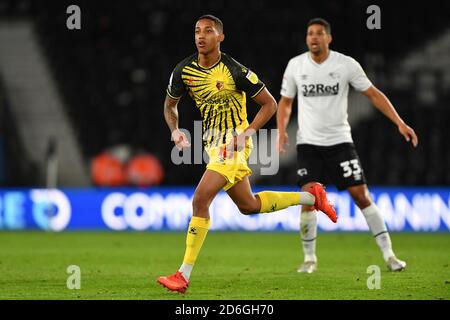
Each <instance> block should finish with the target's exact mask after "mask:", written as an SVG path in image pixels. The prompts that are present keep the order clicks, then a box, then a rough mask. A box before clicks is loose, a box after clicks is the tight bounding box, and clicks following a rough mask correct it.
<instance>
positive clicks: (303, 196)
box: [300, 191, 316, 206]
mask: <svg viewBox="0 0 450 320" xmlns="http://www.w3.org/2000/svg"><path fill="white" fill-rule="evenodd" d="M315 202H316V197H314V195H313V194H312V193H309V192H306V191H301V192H300V204H302V205H307V206H313V205H314V203H315Z"/></svg>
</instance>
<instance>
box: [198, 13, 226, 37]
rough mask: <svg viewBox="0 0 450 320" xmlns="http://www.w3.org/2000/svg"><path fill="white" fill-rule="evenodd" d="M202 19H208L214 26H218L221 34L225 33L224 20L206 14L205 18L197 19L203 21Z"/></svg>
mask: <svg viewBox="0 0 450 320" xmlns="http://www.w3.org/2000/svg"><path fill="white" fill-rule="evenodd" d="M202 19H208V20H211V21H213V22H214V24H215V25H216V28H217V30H218V31H219V32H220V33H223V23H222V20H220V19H219V18H217V17H216V16H213V15H212V14H204V15H203V16H201V17H200V18H198V19H197V21H199V20H202Z"/></svg>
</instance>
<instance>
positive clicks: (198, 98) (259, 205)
mask: <svg viewBox="0 0 450 320" xmlns="http://www.w3.org/2000/svg"><path fill="white" fill-rule="evenodd" d="M224 38H225V35H224V33H223V24H222V22H221V20H220V19H219V18H217V17H215V16H212V15H204V16H201V17H200V18H199V19H198V20H197V23H196V25H195V44H196V46H197V51H198V52H196V53H195V54H193V55H191V56H189V57H187V58H186V59H184V60H182V61H181V62H180V63H179V64H178V65H177V66H176V67H175V69H174V70H173V72H172V74H171V76H170V81H169V86H168V88H167V95H166V99H165V102H164V116H165V119H166V122H167V124H168V126H169V128H170V131H171V132H172V139H173V140H174V142H175V144H176V146H177V147H178V148H179V149H182V148H186V147H189V146H190V143H189V141H188V140H187V138H186V136H185V134H184V133H182V132H181V131H180V130H179V129H178V111H177V105H178V102H179V100H180V98H181V97H182V95H183V94H184V93H186V92H187V93H188V94H189V95H190V96H191V98H192V99H193V100H194V101H195V104H196V107H197V108H198V109H199V111H200V113H201V115H202V118H203V145H204V147H205V150H206V152H207V153H208V156H209V163H208V164H207V166H206V171H205V173H204V174H203V177H202V178H201V180H200V182H199V184H198V185H197V188H196V190H195V193H194V198H193V203H192V207H193V216H192V219H191V221H190V223H189V227H188V230H187V237H186V251H185V255H184V260H183V263H182V265H181V267H180V268H179V270H178V271H177V272H176V273H175V274H172V275H170V276H162V277H159V278H158V280H157V281H158V282H159V283H160V284H162V285H163V286H165V287H166V288H168V289H169V290H171V291H177V292H181V293H184V292H185V291H186V289H187V288H188V285H189V278H190V275H191V271H192V268H193V266H194V264H195V262H196V259H197V257H198V254H199V252H200V249H201V247H202V245H203V242H204V240H205V238H206V234H207V232H208V229H209V226H210V224H211V221H210V217H209V205H210V204H211V202H212V201H213V199H214V197H215V196H216V195H217V193H218V192H219V191H220V190H221V189H223V190H225V191H226V192H227V194H228V195H229V196H230V198H231V199H232V200H233V202H234V203H235V204H236V205H237V207H238V208H239V210H240V211H241V212H242V213H243V214H255V213H265V212H273V211H278V210H282V209H285V208H287V207H289V206H295V205H311V206H314V207H315V208H317V209H318V210H321V211H323V212H324V213H325V214H326V215H327V216H328V217H329V218H330V219H331V220H332V221H333V222H336V219H337V217H336V212H335V210H334V208H333V206H332V205H331V204H330V203H329V201H328V199H327V196H326V193H325V190H324V188H323V186H322V185H321V184H320V183H316V184H314V185H313V186H312V187H311V188H310V189H309V190H308V191H304V192H276V191H263V192H259V193H256V194H253V192H252V189H251V186H250V182H249V179H248V176H249V175H251V173H252V172H251V170H250V168H249V167H248V164H247V161H248V158H249V155H250V152H251V150H252V146H253V145H252V138H251V135H252V134H254V133H255V132H256V131H257V130H258V129H260V128H261V127H262V126H264V124H265V123H266V122H267V121H268V120H269V119H270V118H271V117H272V116H273V115H274V113H275V112H276V109H277V103H276V101H275V99H274V98H273V97H272V95H271V94H270V92H269V91H268V90H267V88H266V87H265V85H264V83H262V82H261V81H260V80H259V79H258V76H257V75H256V74H255V73H254V72H252V71H251V70H249V69H248V68H246V67H244V66H243V65H241V64H239V63H238V62H237V61H235V60H234V59H233V58H231V57H230V56H228V55H227V54H225V53H223V52H221V51H220V43H221V42H222V41H223V40H224ZM246 95H249V96H250V98H252V99H253V100H254V101H255V102H256V103H258V104H259V105H260V106H261V108H260V110H259V111H258V113H257V114H256V116H255V118H254V119H253V121H252V122H251V123H249V122H248V121H247V112H246Z"/></svg>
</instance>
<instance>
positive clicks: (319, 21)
mask: <svg viewBox="0 0 450 320" xmlns="http://www.w3.org/2000/svg"><path fill="white" fill-rule="evenodd" d="M313 24H320V25H321V26H324V27H325V31H326V32H327V33H328V34H331V25H330V23H329V22H328V21H327V20H325V19H322V18H314V19H311V20H309V22H308V24H307V25H306V29H308V28H309V26H310V25H313Z"/></svg>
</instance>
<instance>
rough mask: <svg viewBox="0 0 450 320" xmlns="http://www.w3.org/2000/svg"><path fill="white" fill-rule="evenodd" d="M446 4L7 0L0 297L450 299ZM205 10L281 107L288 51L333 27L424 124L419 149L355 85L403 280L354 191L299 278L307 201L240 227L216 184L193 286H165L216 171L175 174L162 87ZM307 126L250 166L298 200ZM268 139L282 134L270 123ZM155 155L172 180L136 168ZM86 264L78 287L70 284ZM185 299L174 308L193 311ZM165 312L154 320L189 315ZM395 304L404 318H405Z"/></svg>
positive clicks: (187, 107)
mask: <svg viewBox="0 0 450 320" xmlns="http://www.w3.org/2000/svg"><path fill="white" fill-rule="evenodd" d="M69 5H78V6H79V7H80V9H81V29H80V30H69V29H68V28H67V26H66V22H67V19H68V18H69V17H70V15H71V14H70V13H69V14H68V13H67V12H66V10H67V8H68V6H69ZM369 5H377V6H379V8H380V9H381V29H374V30H370V29H368V28H367V26H366V22H367V19H368V18H369V16H370V15H371V13H367V12H366V11H367V8H368V6H369ZM449 12H450V2H449V1H448V0H445V1H444V0H442V1H439V0H430V1H420V2H411V1H363V0H339V1H338V0H327V1H325V0H320V1H319V0H316V1H303V0H302V1H300V0H298V1H285V0H278V1H274V0H272V1H269V0H248V1H246V0H243V1H239V0H211V1H201V0H133V1H124V0H121V1H100V0H99V1H96V0H95V1H94V0H92V1H87V0H83V1H81V0H80V1H78V0H73V1H72V0H71V1H66V0H60V1H57V0H55V1H53V0H0V300H2V299H13V300H21V299H67V300H72V299H114V300H115V299H151V300H171V299H174V300H183V299H184V300H205V299H212V300H222V299H224V300H235V301H234V303H239V304H242V303H241V302H240V300H252V299H265V300H283V299H289V300H308V299H315V300H316V299H318V300H325V299H330V300H341V299H346V300H347V299H348V300H353V299H355V300H356V299H364V300H371V299H377V300H378V299H380V300H405V299H406V300H415V299H428V300H429V299H432V300H443V299H446V300H448V299H450V291H449V290H448V289H449V286H448V285H449V283H450V279H449V277H448V276H449V272H448V270H449V263H448V262H449V261H448V257H449V256H450V255H449V248H450V237H449V230H450V147H449V146H450V144H449V142H448V141H449V140H450V130H449V128H448V123H449V120H450V108H449V105H450V54H449V53H450V19H449ZM208 13H210V14H213V15H216V16H218V17H220V18H221V19H222V21H223V23H224V32H225V41H224V42H223V44H222V46H221V49H222V51H223V52H226V53H228V54H229V55H231V56H232V57H233V58H235V59H236V60H237V61H239V62H240V63H242V64H243V65H245V66H247V67H248V68H250V69H251V70H253V71H255V72H256V73H257V74H258V76H259V78H261V79H262V81H263V82H265V84H266V85H267V87H268V89H269V90H270V92H271V93H272V94H273V95H274V97H275V99H276V100H279V98H280V94H279V92H280V85H281V79H282V75H283V72H284V69H285V67H286V65H287V63H288V61H289V59H290V58H292V57H294V56H296V55H298V54H300V53H302V52H304V51H305V50H306V47H305V44H304V42H305V32H306V29H305V25H306V24H307V22H308V21H309V20H310V19H311V18H315V17H322V18H325V19H326V20H328V21H329V22H330V23H331V27H332V36H333V39H334V40H333V42H332V45H331V49H333V50H336V51H339V52H342V53H344V54H346V55H350V56H352V57H354V58H355V59H356V60H358V61H359V62H360V63H361V65H362V67H363V68H364V70H365V71H366V73H367V75H368V77H369V78H370V79H371V80H372V82H373V83H374V84H375V85H376V86H377V87H378V88H380V89H381V90H382V91H383V92H384V93H385V94H386V95H387V96H388V97H389V99H390V100H391V101H392V102H393V104H394V106H395V107H396V109H397V111H398V112H399V114H400V115H401V116H402V118H403V119H404V120H405V121H406V122H407V123H408V124H409V125H410V126H411V127H413V128H414V130H415V131H416V133H417V134H418V137H419V145H418V147H417V148H413V147H412V145H411V143H406V142H405V141H404V138H403V137H402V136H401V135H400V134H399V133H398V130H397V128H396V127H395V126H394V125H393V124H392V123H391V122H390V121H389V120H388V119H387V118H386V117H384V116H383V115H382V114H381V113H380V112H378V111H377V110H376V109H375V108H373V107H372V106H371V105H370V104H369V102H368V100H367V99H366V98H365V97H364V96H362V95H360V94H357V93H355V92H353V91H351V92H350V94H349V122H350V124H351V126H352V133H353V137H354V140H355V144H356V147H357V150H358V152H359V155H360V158H361V162H362V165H363V167H364V169H365V174H366V177H367V180H368V184H369V188H370V190H371V192H372V193H373V194H372V195H373V198H374V201H375V202H376V203H377V205H378V206H379V208H380V211H381V212H382V214H383V217H384V219H385V221H386V225H387V227H388V229H389V232H390V234H391V236H392V243H393V248H394V250H395V252H396V254H398V258H399V259H404V260H405V261H407V268H406V270H405V271H404V272H400V273H393V272H389V271H388V270H387V268H386V266H385V263H384V261H383V259H382V256H381V254H380V252H379V250H378V249H377V247H376V244H375V242H374V240H373V237H372V235H371V233H370V231H368V227H367V223H366V220H365V219H364V216H363V215H362V213H361V212H360V211H359V209H358V208H357V207H356V205H354V204H353V202H352V200H351V198H350V196H349V195H348V194H347V193H346V192H342V193H338V192H336V189H333V188H332V187H331V188H328V189H327V191H328V194H329V196H330V200H331V201H333V202H334V204H335V205H336V209H337V212H338V216H339V220H338V223H337V224H332V223H331V222H330V221H328V218H327V217H326V216H325V215H323V214H322V213H318V232H319V236H318V239H317V243H318V251H317V252H318V256H319V260H320V262H319V269H318V271H317V272H315V273H313V274H304V273H297V267H298V265H299V264H300V263H301V261H302V259H303V252H302V250H301V240H300V239H301V238H300V234H299V232H298V231H299V225H300V223H299V220H300V214H299V208H298V207H295V206H293V207H290V208H288V209H286V210H285V211H279V212H276V213H273V214H272V213H270V214H265V215H251V216H247V215H241V214H240V213H239V210H238V209H237V207H236V205H235V204H234V203H232V201H231V200H230V198H229V197H228V196H227V195H226V194H225V193H224V192H221V193H219V195H218V196H217V197H216V198H215V200H214V202H213V203H212V205H211V207H210V214H211V220H212V224H211V229H210V233H208V237H207V238H208V240H207V241H205V244H204V245H203V247H202V252H201V254H200V257H199V260H198V263H196V266H195V271H194V273H193V277H192V278H191V279H192V283H191V285H190V287H189V291H188V292H187V294H186V295H178V294H174V293H173V292H166V291H165V290H164V289H163V288H161V287H159V286H158V285H157V283H156V279H157V277H158V276H161V275H167V274H169V273H170V272H174V271H175V270H176V269H175V268H177V267H178V266H179V264H180V262H181V260H182V257H183V252H184V250H185V242H186V229H187V226H188V223H189V221H190V219H191V215H192V205H191V202H192V197H193V193H194V188H195V185H196V184H197V182H198V181H199V179H200V177H201V175H202V173H203V172H204V167H205V166H204V165H198V164H196V165H193V164H191V165H189V164H182V165H175V164H174V163H173V162H172V160H171V151H172V149H173V142H172V141H171V140H170V132H169V129H168V128H167V125H166V123H165V121H164V116H163V101H164V98H165V90H166V87H167V84H168V82H169V77H170V73H171V71H172V69H173V68H174V67H175V65H176V64H177V63H178V62H179V61H180V60H182V59H183V58H185V57H186V56H188V55H191V54H192V53H194V52H195V51H196V48H195V45H194V24H195V22H196V19H197V18H198V17H199V16H201V15H204V14H208ZM247 110H248V114H249V118H250V119H252V118H253V117H254V115H255V114H256V112H257V110H258V106H256V105H255V103H253V102H252V101H248V105H247ZM179 113H180V127H182V128H186V129H188V130H189V131H191V132H192V131H193V126H194V124H193V121H194V120H200V115H199V113H197V111H196V110H195V108H194V105H193V102H192V101H191V99H190V98H189V97H187V96H185V97H184V98H183V99H182V101H181V103H180V105H179ZM296 115H297V111H296V108H294V109H293V114H292V117H291V123H290V126H289V128H288V132H289V136H290V146H289V149H288V154H287V155H285V156H282V157H280V170H279V171H278V173H277V174H276V175H268V176H264V175H261V174H260V171H259V170H258V169H259V167H258V165H255V166H254V167H252V169H254V170H253V175H252V176H251V182H252V187H253V190H254V191H260V190H261V189H262V188H264V189H265V188H266V186H270V187H267V189H271V190H272V189H273V190H280V189H281V190H298V187H297V186H296V180H297V178H296V171H297V168H296V153H295V129H296ZM265 128H267V129H274V128H276V122H275V117H273V118H272V119H271V120H270V121H269V123H268V124H267V125H266V126H265ZM142 156H145V157H146V158H145V157H144V158H139V157H142ZM150 156H151V157H150ZM152 157H153V158H152ZM155 158H156V159H157V162H156V163H160V165H161V166H162V168H163V175H164V177H163V179H162V180H161V181H158V179H159V178H158V177H157V176H155V175H154V174H158V172H159V171H158V166H157V165H153V166H152V167H150V169H149V168H148V167H144V168H146V169H145V170H144V169H142V171H139V170H138V171H136V172H137V173H138V175H135V174H136V172H134V171H133V170H131V169H133V168H140V167H139V166H136V167H134V166H133V165H132V164H135V163H136V162H133V161H134V160H136V159H141V160H142V159H144V160H145V161H147V162H141V164H142V163H144V164H145V163H147V164H148V163H154V162H148V161H154V159H155ZM149 159H153V160H149ZM118 162H119V163H118ZM98 164H100V165H99V166H97V165H98ZM94 169H95V170H94ZM125 170H126V172H127V173H129V172H131V173H133V175H131V174H130V175H128V176H125V174H124V172H125ZM140 170H141V169H140ZM93 172H94V173H95V174H93ZM112 173H114V174H112ZM145 174H150V178H149V177H148V176H146V175H145ZM111 177H112V178H111ZM130 177H133V179H130ZM155 177H156V178H155ZM94 178H95V179H97V178H101V179H103V180H102V181H103V184H102V183H98V180H95V181H96V182H95V181H94ZM140 178H145V179H147V178H149V179H154V180H152V181H156V182H155V183H160V185H156V186H155V185H150V186H148V184H146V183H137V182H139V181H140V180H139V179H140ZM108 179H109V180H108ZM127 179H128V180H127ZM134 179H138V180H134ZM105 181H106V182H105ZM136 181H137V182H136ZM148 181H149V180H148ZM148 181H146V182H147V183H148ZM141 182H142V181H141ZM104 185H112V186H113V187H112V188H110V187H105V188H103V187H99V186H104ZM136 186H138V187H136ZM58 231H63V232H58ZM140 231H144V232H140ZM73 266H75V267H79V270H80V272H81V289H80V290H72V289H73V287H72V288H71V287H70V286H69V285H68V281H69V280H70V278H71V277H72V275H71V273H70V268H71V267H73ZM368 267H369V269H368ZM370 267H379V271H380V277H381V278H382V281H381V289H380V290H372V289H371V288H369V286H368V284H367V283H368V282H366V280H368V279H369V277H371V274H369V273H370ZM67 270H69V271H67ZM368 270H369V271H368ZM381 278H380V279H381ZM184 300H183V301H177V302H176V303H177V304H178V305H181V304H182V303H183V306H184V305H185V304H186V305H190V304H191V305H192V303H193V302H192V301H184ZM278 302H279V301H278ZM278 302H276V301H271V303H274V304H275V306H276V308H278V307H277V306H280V305H279V304H278V305H277V304H276V303H278ZM194 303H196V302H194ZM201 303H202V304H205V305H206V303H207V302H206V301H202V302H201ZM227 303H231V302H230V301H228V302H227ZM114 305H115V306H116V305H117V306H119V304H116V303H115V304H114ZM155 305H156V308H146V311H145V312H146V314H149V313H150V314H152V313H154V312H155V310H159V311H161V310H163V312H164V311H167V314H169V313H173V311H174V309H173V308H172V306H176V304H172V305H169V304H164V303H161V301H156V302H155ZM163 305H164V306H165V307H164V306H163ZM416 305H418V306H419V305H420V304H416ZM291 306H293V305H291ZM339 306H340V305H339ZM339 306H336V307H339ZM434 307H435V306H434ZM119 308H121V310H127V311H128V310H131V309H129V308H122V307H119ZM164 308H165V309H164ZM170 308H172V309H171V310H169V309H170ZM105 309H108V308H102V312H103V311H105ZM281 309H283V311H285V310H289V309H286V308H284V307H282V308H278V309H277V310H278V312H280V310H281ZM323 309H324V308H322V310H323ZM328 309H329V310H333V312H335V310H339V309H338V308H328ZM397 309H398V310H400V312H402V315H403V316H404V311H405V310H407V309H410V306H407V307H406V306H403V307H401V308H397ZM24 310H25V308H24ZM73 310H74V308H72V309H71V311H73ZM111 310H113V309H111ZM298 310H302V312H303V311H304V310H306V309H305V308H304V307H303V308H298V306H295V310H293V312H298ZM322 310H321V312H322ZM347 310H348V308H346V311H347ZM380 310H381V309H380ZM14 311H17V307H16V308H15V310H14ZM293 312H292V313H290V314H293ZM279 314H280V313H278V314H277V315H276V316H277V318H280V317H279ZM233 318H234V317H233Z"/></svg>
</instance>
